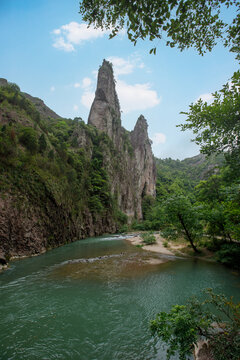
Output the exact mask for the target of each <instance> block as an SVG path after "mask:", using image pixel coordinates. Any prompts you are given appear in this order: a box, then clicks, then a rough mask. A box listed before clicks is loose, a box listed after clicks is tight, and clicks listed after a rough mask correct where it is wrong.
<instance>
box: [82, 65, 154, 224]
mask: <svg viewBox="0 0 240 360" xmlns="http://www.w3.org/2000/svg"><path fill="white" fill-rule="evenodd" d="M88 124H89V125H93V126H95V127H96V128H97V129H98V130H100V131H102V132H104V133H106V134H107V135H108V136H109V137H110V138H111V139H112V141H113V144H114V147H115V148H116V150H117V151H118V156H119V166H120V168H121V170H120V171H116V170H115V171H111V169H109V173H110V174H111V175H112V176H111V184H112V185H111V190H112V193H113V194H116V197H117V200H118V205H119V207H120V208H121V210H122V211H123V212H124V213H126V214H127V215H128V216H130V217H132V218H133V217H136V218H138V219H141V218H142V199H143V197H144V196H145V195H150V196H153V197H154V196H155V187H156V170H155V162H154V158H153V154H152V148H151V141H150V139H149V137H148V132H147V128H148V125H147V121H146V119H145V118H144V116H143V115H141V116H140V117H139V118H138V120H137V123H136V125H135V128H134V130H133V131H132V132H130V133H129V132H128V131H127V130H125V129H124V128H123V127H122V126H121V112H120V105H119V101H118V96H117V93H116V88H115V80H114V76H113V69H112V65H111V64H110V63H109V62H108V61H106V60H104V61H103V64H102V66H101V67H100V69H99V73H98V82H97V89H96V93H95V99H94V101H93V104H92V107H91V111H90V114H89V118H88ZM106 163H109V161H107V162H106ZM110 168H111V165H110Z"/></svg>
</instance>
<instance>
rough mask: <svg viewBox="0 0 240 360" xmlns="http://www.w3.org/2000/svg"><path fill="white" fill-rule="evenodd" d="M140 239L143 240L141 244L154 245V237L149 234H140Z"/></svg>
mask: <svg viewBox="0 0 240 360" xmlns="http://www.w3.org/2000/svg"><path fill="white" fill-rule="evenodd" d="M141 238H142V239H143V242H144V244H146V245H152V244H155V243H156V239H155V236H154V235H153V234H151V233H145V234H142V235H141Z"/></svg>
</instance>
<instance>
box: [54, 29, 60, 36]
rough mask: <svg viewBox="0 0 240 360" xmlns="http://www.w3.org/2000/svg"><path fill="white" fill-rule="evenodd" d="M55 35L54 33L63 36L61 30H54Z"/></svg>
mask: <svg viewBox="0 0 240 360" xmlns="http://www.w3.org/2000/svg"><path fill="white" fill-rule="evenodd" d="M53 33H54V34H55V35H60V34H61V30H60V29H55V30H53Z"/></svg>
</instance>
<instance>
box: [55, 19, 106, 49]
mask: <svg viewBox="0 0 240 360" xmlns="http://www.w3.org/2000/svg"><path fill="white" fill-rule="evenodd" d="M52 33H53V34H54V35H56V39H55V42H54V44H53V46H54V47H56V48H57V49H60V50H64V51H68V52H70V51H74V50H75V48H74V45H79V44H81V43H83V42H84V41H89V40H94V39H97V38H101V37H103V36H104V35H105V34H109V33H110V30H101V29H95V28H94V27H93V26H88V25H87V24H84V23H82V24H79V23H77V22H76V21H71V22H70V23H69V24H65V25H62V26H61V27H60V28H58V29H54V30H53V31H52Z"/></svg>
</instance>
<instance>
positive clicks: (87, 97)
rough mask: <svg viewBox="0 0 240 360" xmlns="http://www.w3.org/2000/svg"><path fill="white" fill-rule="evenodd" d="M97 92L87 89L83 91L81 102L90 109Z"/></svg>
mask: <svg viewBox="0 0 240 360" xmlns="http://www.w3.org/2000/svg"><path fill="white" fill-rule="evenodd" d="M94 95H95V93H94V92H92V91H86V92H84V93H83V95H82V97H81V103H82V104H83V105H84V106H85V107H86V108H87V109H90V107H91V105H92V103H93V100H94Z"/></svg>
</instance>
